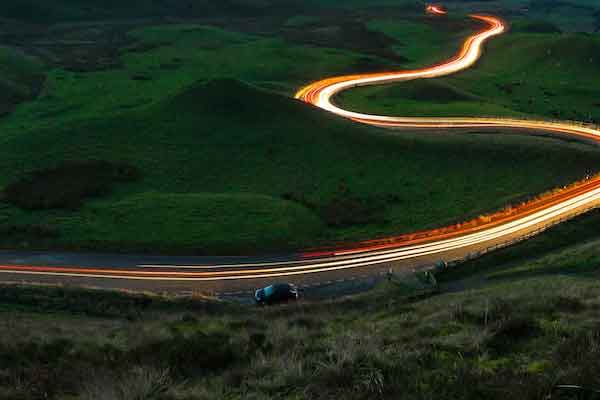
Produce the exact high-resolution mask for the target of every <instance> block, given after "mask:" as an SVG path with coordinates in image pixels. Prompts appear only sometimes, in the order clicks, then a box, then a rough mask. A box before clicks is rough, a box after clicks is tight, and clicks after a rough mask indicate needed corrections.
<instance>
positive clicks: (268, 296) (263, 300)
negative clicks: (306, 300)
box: [254, 283, 298, 305]
mask: <svg viewBox="0 0 600 400" xmlns="http://www.w3.org/2000/svg"><path fill="white" fill-rule="evenodd" d="M254 300H255V301H256V304H259V305H264V304H267V305H269V304H276V303H287V302H288V301H290V300H293V301H295V300H298V288H297V287H296V285H294V284H291V283H275V284H273V285H269V286H267V287H265V288H262V289H258V290H257V291H256V292H254Z"/></svg>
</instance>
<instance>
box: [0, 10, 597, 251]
mask: <svg viewBox="0 0 600 400" xmlns="http://www.w3.org/2000/svg"><path fill="white" fill-rule="evenodd" d="M387 14H389V12H387ZM343 15H344V17H343V18H345V19H344V21H346V22H344V23H340V22H336V21H332V20H331V17H327V16H323V15H317V16H313V17H312V18H308V19H307V17H306V16H305V17H304V18H300V19H296V20H292V22H293V23H291V27H289V25H290V23H289V20H290V18H289V17H285V18H281V23H282V24H283V27H282V28H277V29H283V31H282V32H284V34H283V37H285V38H286V39H285V40H284V39H282V38H281V36H279V37H274V36H273V34H272V33H271V34H265V33H264V32H263V33H261V34H258V33H250V32H248V31H250V30H252V29H249V28H248V29H245V31H244V30H243V29H242V30H237V31H236V30H234V29H223V28H217V27H214V26H207V25H200V24H198V23H184V24H168V25H164V24H163V25H155V24H147V25H144V26H142V27H137V28H134V29H131V30H128V31H126V34H125V36H123V37H122V36H119V40H118V43H123V45H122V47H120V48H119V49H118V52H117V57H116V58H113V59H112V61H111V62H110V63H107V62H106V61H102V60H101V61H99V62H100V63H101V64H102V65H112V64H114V65H116V67H108V68H107V67H103V68H101V69H100V70H95V69H94V68H93V65H89V66H87V67H86V69H85V71H86V72H82V71H80V70H78V69H73V68H72V67H71V66H72V65H73V63H72V62H71V63H67V64H65V65H62V64H61V63H60V62H58V64H57V63H52V62H50V61H48V64H47V65H46V66H45V67H43V66H39V64H35V68H38V69H34V67H33V66H32V67H28V69H23V68H21V70H24V71H27V70H32V71H38V70H39V69H41V71H42V72H43V73H44V74H45V75H46V81H45V84H44V88H43V91H42V93H41V95H40V96H39V97H38V98H37V99H36V100H34V101H28V102H26V103H25V104H22V105H20V106H19V107H18V108H17V109H16V110H15V111H14V112H12V113H11V114H10V115H8V116H5V117H4V118H2V119H1V120H0V129H1V130H2V136H1V137H0V149H2V152H3V154H4V157H3V159H2V160H0V185H2V186H4V187H7V185H9V184H10V183H12V182H19V181H23V180H24V181H27V179H29V178H27V176H28V174H29V173H31V172H32V171H42V175H43V171H45V170H47V169H48V168H53V167H55V166H59V167H60V166H61V165H62V163H63V162H64V161H72V162H86V161H88V160H92V161H93V160H99V161H106V162H110V163H113V164H123V165H127V166H130V167H132V168H134V169H136V170H137V171H139V175H140V176H139V179H137V180H135V181H131V182H121V181H118V182H115V183H114V184H112V183H110V184H107V185H106V186H105V187H103V188H102V190H96V189H94V190H92V192H90V189H86V188H81V189H76V186H77V185H82V184H83V183H84V181H85V179H84V180H83V181H82V180H81V179H80V178H81V177H76V178H75V177H74V178H73V180H72V181H70V180H69V179H71V178H68V177H64V176H63V177H55V178H53V179H55V181H56V182H59V183H57V184H54V183H52V184H46V185H45V186H44V185H42V186H44V187H48V188H52V190H53V191H56V190H58V191H60V192H64V193H65V194H64V195H62V196H58V197H59V198H61V200H60V201H59V202H55V204H76V205H77V206H75V207H73V206H70V207H67V208H64V207H62V208H58V207H57V208H54V209H48V208H47V207H45V209H43V210H37V211H32V210H31V209H19V208H18V207H16V206H15V205H14V204H16V203H12V205H11V204H10V203H4V204H3V207H2V208H1V209H0V231H2V232H4V233H5V235H3V238H2V239H1V240H0V245H2V246H6V247H11V248H15V247H17V248H23V249H31V248H66V249H75V250H111V251H150V250H152V251H160V252H185V253H197V254H239V253H261V252H273V251H275V252H279V251H285V250H294V249H298V248H304V247H310V246H317V245H323V244H328V243H336V242H341V241H354V240H360V239H366V238H373V237H377V236H382V235H389V234H397V233H401V232H406V231H411V230H415V229H422V228H428V227H435V226H440V225H443V224H446V223H450V222H454V221H457V220H461V219H465V218H468V217H472V216H476V215H478V214H480V213H483V212H487V211H491V210H494V209H497V208H500V207H502V206H504V205H506V204H508V203H510V202H515V201H519V200H521V199H523V198H526V197H528V196H530V195H533V194H537V193H540V192H542V191H545V190H548V189H551V188H553V187H555V186H559V185H563V184H566V183H568V182H570V181H572V180H575V179H577V178H580V177H582V176H584V175H586V174H588V173H590V172H593V171H596V170H597V167H596V166H597V165H598V158H599V157H600V154H599V153H598V152H597V151H596V150H595V149H594V148H592V147H590V146H583V145H576V144H572V143H564V142H559V141H555V140H549V139H541V138H525V137H518V136H505V135H440V136H435V135H422V136H417V135H412V134H403V135H390V134H388V133H386V132H381V131H378V130H375V129H369V128H365V127H360V126H357V125H354V124H351V123H348V122H345V121H340V120H338V119H337V118H335V117H332V116H329V115H326V114H324V113H322V112H320V111H318V110H313V109H311V108H310V107H308V106H305V105H302V104H298V103H296V102H294V101H292V100H290V99H289V96H291V95H292V94H293V93H294V91H295V90H296V89H297V88H298V87H300V86H302V85H303V84H305V83H307V82H310V81H312V80H314V79H317V78H320V77H324V76H331V75H337V74H343V73H350V72H356V71H361V70H363V68H376V69H377V68H389V67H391V66H392V65H394V64H395V63H396V62H398V61H397V60H400V59H403V60H404V65H405V66H407V67H409V66H415V65H423V64H426V63H428V62H435V61H439V60H440V57H445V56H447V55H449V54H451V53H453V52H454V51H455V50H456V49H457V48H458V44H459V42H460V40H461V39H462V38H463V37H464V35H465V34H467V33H468V32H469V31H470V30H472V29H473V25H472V24H471V23H470V22H468V21H467V20H463V19H461V18H458V17H457V18H452V19H448V20H444V22H436V21H434V20H431V19H429V18H422V17H418V16H416V14H415V12H414V11H410V13H409V14H408V15H407V16H405V17H404V18H405V20H404V22H403V23H394V20H391V19H390V17H387V18H386V17H381V16H379V14H376V13H375V14H373V13H372V12H371V13H369V12H367V11H361V12H360V13H359V17H358V20H352V19H348V18H349V17H347V16H346V14H343ZM361 24H363V25H361ZM270 26H271V25H270ZM272 29H275V28H272ZM254 30H257V29H254ZM52 32H54V33H53V35H55V36H56V40H57V41H59V42H61V41H64V40H66V39H65V38H69V40H73V38H74V37H76V33H72V32H71V31H69V30H67V31H66V32H67V33H60V32H62V31H60V30H58V28H57V30H55V31H52ZM57 32H58V33H57ZM76 32H77V31H76ZM84 32H87V30H85V31H84ZM303 32H304V33H303ZM361 32H362V33H361ZM365 32H367V33H366V34H367V35H370V36H369V37H372V38H373V39H374V40H375V39H376V40H377V43H379V44H378V46H380V47H377V48H376V51H374V52H371V53H370V54H368V55H365V54H364V53H362V52H361V51H362V49H363V47H362V46H363V44H361V42H360V41H358V42H354V41H352V40H350V39H352V38H355V37H358V36H360V35H362V34H364V33H365ZM86 35H89V34H88V33H86ZM315 35H316V36H315ZM381 35H384V36H381ZM523 35H525V34H523ZM523 37H525V38H535V40H537V42H534V44H536V45H537V46H534V47H535V48H540V49H544V48H545V46H546V44H547V41H548V40H549V39H548V38H549V37H550V38H554V36H549V35H526V36H523ZM557 37H559V38H562V36H557ZM52 38H54V36H51V38H50V39H47V40H53V39H52ZM317 38H318V40H317ZM324 38H325V39H326V40H323V39H324ZM386 38H387V39H386ZM520 38H521V37H520V36H518V37H517V38H514V37H509V38H507V40H508V41H509V42H508V43H505V42H501V43H500V44H499V45H498V48H492V49H490V51H489V54H487V56H489V57H493V59H494V60H501V59H503V57H504V56H503V55H502V53H503V52H504V51H505V50H506V51H507V47H508V44H515V45H518V46H517V47H516V49H514V50H512V51H513V54H514V57H521V55H522V53H523V52H525V51H527V52H530V47H531V46H533V45H531V44H530V42H531V41H529V40H527V41H524V42H523V43H522V41H520V40H517V39H520ZM59 39H60V40H59ZM330 40H331V43H343V42H347V41H349V40H350V41H351V42H352V43H354V45H353V46H354V47H351V48H343V49H334V48H328V47H324V43H327V42H329V41H330ZM511 40H512V41H511ZM589 40H590V44H589V46H591V47H589V46H588V47H585V48H582V49H580V50H581V51H580V52H577V51H576V50H572V51H573V54H574V55H577V54H580V53H584V52H585V51H587V50H589V49H593V46H594V45H595V44H594V43H595V42H593V40H595V39H591V38H590V39H589ZM61 43H62V42H61ZM365 45H366V44H365ZM528 45H529V46H530V47H527V46H528ZM556 46H562V47H565V46H566V45H564V44H560V43H557V44H556ZM89 51H90V50H86V53H84V54H86V55H89ZM540 51H541V50H540ZM556 51H557V52H559V51H561V48H558V47H557V48H556ZM69 52H70V53H69V54H71V53H73V54H77V53H76V52H74V51H73V50H69ZM43 54H45V53H43ZM101 54H104V53H101ZM542 55H543V53H541V55H540V58H543V57H542ZM387 56H389V57H392V58H394V59H395V60H396V61H393V60H391V59H388V58H386V57H387ZM13 57H15V56H13ZM70 57H71V58H72V56H70ZM57 58H58V59H59V60H62V59H63V58H61V57H57ZM44 59H48V57H47V56H44ZM92 59H95V58H94V57H92ZM19 60H21V61H19V62H20V63H26V62H27V63H28V64H27V65H34V64H32V61H27V60H29V58H24V57H21V58H19ZM75 60H76V61H77V59H75ZM542 61H543V62H548V63H549V62H551V61H544V60H542ZM579 61H580V60H579ZM111 63H112V64H111ZM13 64H14V62H13ZM580 64H581V63H576V62H575V61H573V62H572V64H569V65H571V67H570V68H571V69H570V71H571V72H572V73H576V74H577V76H578V77H579V78H581V77H582V76H584V77H585V76H591V75H592V73H593V68H591V67H590V68H587V67H585V66H583V65H580ZM6 65H8V66H10V65H11V63H6ZM77 65H79V64H77ZM490 65H491V66H487V64H482V65H481V66H480V67H478V68H477V69H476V70H475V71H473V72H468V73H465V74H461V75H460V76H458V77H456V78H451V79H448V80H443V81H426V82H414V83H409V84H407V85H404V86H398V87H395V86H392V87H389V88H383V89H377V90H380V91H378V92H374V94H373V96H375V97H374V98H369V99H366V100H364V101H363V97H361V96H362V92H360V91H355V92H351V93H349V96H357V97H356V98H357V99H358V100H359V101H361V102H362V103H361V104H360V107H361V109H363V107H364V109H365V110H369V108H370V107H372V104H376V105H378V104H380V101H379V99H380V98H381V101H382V102H385V103H383V104H387V102H388V101H389V102H390V104H391V106H390V107H392V108H394V107H396V104H395V102H394V100H395V99H397V98H398V97H399V96H401V97H403V98H404V99H405V100H404V101H403V102H402V104H403V106H402V107H404V109H405V111H407V112H408V110H409V109H410V112H408V113H414V114H419V115H420V114H423V113H424V109H426V110H427V112H430V111H431V110H440V112H442V111H441V110H443V111H444V112H446V113H452V114H453V113H454V112H455V111H456V112H458V111H462V112H464V113H472V114H480V113H484V114H502V113H504V114H513V113H515V112H516V111H515V109H516V107H517V105H515V104H513V102H517V101H518V99H521V98H523V96H521V95H519V96H517V94H514V96H513V97H511V96H510V95H509V94H506V93H504V92H505V91H506V90H508V89H505V88H500V89H499V88H497V87H496V86H494V82H501V79H500V77H501V76H510V77H511V78H510V79H512V80H514V79H515V78H514V76H515V74H526V73H528V72H529V70H528V69H527V68H532V67H531V66H530V64H527V63H525V62H524V61H523V63H522V64H519V65H517V66H512V65H506V66H505V67H506V68H507V69H508V68H513V69H512V70H509V72H508V73H506V75H501V74H502V72H501V71H496V70H494V71H492V72H489V71H488V69H490V68H492V67H493V66H494V63H493V62H492V63H491V64H490ZM561 71H562V70H561ZM559 72H560V71H557V72H556V74H555V77H557V78H560V79H566V78H568V77H569V76H570V75H567V74H562V75H559ZM509 73H510V75H508V74H509ZM3 74H4V75H5V76H7V77H11V76H14V73H13V75H10V74H9V73H7V72H3ZM467 74H475V75H476V76H475V77H473V78H470V77H468V76H467ZM477 74H478V75H477ZM490 74H493V75H498V78H497V80H494V81H493V82H490V83H485V85H486V86H484V83H482V82H484V79H483V77H485V76H489V75H490ZM11 80H12V81H18V79H15V78H11ZM512 80H510V82H512ZM241 81H243V82H247V83H248V84H246V83H241ZM472 82H474V83H472ZM551 83H552V82H547V83H544V84H547V85H550V84H551ZM539 84H540V85H541V84H542V83H539ZM490 87H491V88H492V90H493V93H495V94H498V96H500V94H502V96H503V97H498V99H495V100H494V101H491V100H485V99H486V97H485V96H488V95H487V92H485V90H487V89H489V88H490ZM532 87H533V89H531V90H532V91H533V90H534V89H535V90H542V89H538V88H537V87H535V86H533V84H532ZM561 87H562V86H561ZM265 90H267V91H265ZM369 90H371V89H369ZM514 90H515V91H516V90H523V88H519V89H514ZM527 90H529V88H528V89H527ZM543 90H549V89H547V88H546V86H544V89H543ZM553 90H556V91H557V94H556V95H555V96H554V97H553V101H554V100H556V101H557V102H556V107H557V108H559V109H560V110H565V111H566V110H569V109H571V106H572V105H573V104H575V103H574V102H575V101H578V102H579V103H577V104H582V103H583V101H584V100H583V99H587V98H589V97H590V92H589V90H591V89H589V90H585V87H583V86H582V88H581V91H574V92H572V93H571V94H569V95H568V96H567V94H565V95H564V98H563V97H561V96H563V94H562V92H558V89H553ZM532 93H533V92H532ZM281 95H283V96H281ZM532 95H533V94H532ZM369 96H371V95H369ZM487 98H488V99H489V97H487ZM432 100H436V101H438V102H439V103H434V102H433V101H432ZM561 102H562V103H561ZM562 105H564V107H562ZM567 105H568V106H569V107H567ZM394 111H395V109H394ZM398 111H400V110H398ZM521 111H523V112H526V113H528V114H529V113H531V111H530V110H528V109H526V108H525V107H524V108H523V109H522V110H521ZM523 170H527V171H528V174H526V175H525V174H522V173H521V171H523ZM55 181H52V182H55ZM52 185H55V187H52ZM61 187H62V188H64V189H61ZM67 187H69V189H68V190H67ZM96 192H98V193H96ZM90 193H91V194H90ZM65 196H67V197H68V196H74V197H77V198H73V199H71V200H69V199H66V200H65ZM47 197H48V196H47ZM50 197H51V196H50ZM55 197H57V196H55ZM48 198H49V197H48ZM8 199H9V198H8V197H7V200H8ZM53 201H54V200H52V201H50V203H52V202H53ZM124 226H127V229H124V228H123V227H124ZM141 232H144V234H143V235H141V234H140V233H141ZM148 232H150V234H148Z"/></svg>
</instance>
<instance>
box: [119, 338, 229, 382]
mask: <svg viewBox="0 0 600 400" xmlns="http://www.w3.org/2000/svg"><path fill="white" fill-rule="evenodd" d="M239 353H240V350H239V349H238V348H235V346H234V345H233V344H232V343H231V339H230V337H229V336H226V335H221V334H211V335H208V334H204V333H197V334H195V335H193V336H190V337H182V336H179V335H177V336H173V337H171V338H169V339H165V340H161V341H157V342H153V343H148V344H146V345H142V346H140V347H138V348H136V349H134V350H132V352H131V353H130V358H131V361H133V363H134V364H145V363H149V364H155V365H157V366H163V367H164V366H165V365H166V366H168V367H169V368H170V370H171V371H173V372H174V373H175V374H177V375H179V376H181V377H192V376H195V375H197V374H198V373H201V372H217V371H221V370H223V369H225V368H227V367H229V366H231V365H232V364H233V363H234V361H235V360H236V354H239Z"/></svg>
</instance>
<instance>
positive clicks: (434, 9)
mask: <svg viewBox="0 0 600 400" xmlns="http://www.w3.org/2000/svg"><path fill="white" fill-rule="evenodd" d="M426 11H427V12H428V13H429V14H435V15H446V14H448V13H447V12H446V11H445V10H444V9H443V8H442V7H440V6H436V5H433V4H430V5H428V6H427V8H426Z"/></svg>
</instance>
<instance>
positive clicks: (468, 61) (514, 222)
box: [0, 6, 600, 282]
mask: <svg viewBox="0 0 600 400" xmlns="http://www.w3.org/2000/svg"><path fill="white" fill-rule="evenodd" d="M427 11H428V12H430V13H432V14H436V15H443V14H445V13H446V12H445V11H444V10H443V9H441V8H440V7H435V6H430V7H428V10H427ZM471 17H472V18H474V19H476V20H479V21H481V22H482V23H484V24H485V29H483V30H481V31H480V32H477V33H476V34H474V35H472V36H470V37H469V38H468V39H467V40H466V41H465V42H464V44H463V46H462V48H461V50H460V52H459V53H458V54H457V55H456V56H455V57H454V58H452V59H451V60H449V61H447V62H445V63H443V64H440V65H436V66H433V67H429V68H424V69H418V70H411V71H400V72H389V73H374V74H358V75H348V76H340V77H334V78H328V79H324V80H321V81H318V82H315V83H312V84H310V85H308V86H306V87H305V88H303V89H301V90H300V91H299V92H298V93H297V94H296V98H297V99H299V100H301V101H304V102H307V103H310V104H312V105H314V106H317V107H320V108H322V109H324V110H327V111H329V112H332V113H335V114H337V115H340V116H342V117H345V118H349V119H352V120H354V121H356V122H360V123H364V124H369V125H374V126H378V127H384V128H390V129H407V128H408V129H419V128H423V129H436V130H438V129H444V130H445V129H465V128H469V129H470V128H477V129H483V128H490V129H511V130H514V129H516V130H519V131H525V132H546V133H552V134H559V135H569V136H572V137H576V138H579V139H582V140H587V141H590V140H591V141H595V142H598V141H600V131H599V130H598V129H596V128H594V127H592V126H586V125H583V124H581V125H578V124H575V123H566V122H549V121H531V120H519V119H501V118H477V117H472V118H435V117H420V118H412V117H410V118H409V117H391V116H379V115H370V114H362V113H357V112H352V111H348V110H344V109H342V108H340V107H339V106H337V105H336V104H334V102H333V98H334V96H336V95H337V94H339V93H340V92H342V91H345V90H348V89H351V88H354V87H358V86H366V85H381V84H387V83H393V82H401V81H407V80H413V79H422V78H435V77H441V76H445V75H449V74H452V73H456V72H458V71H461V70H464V69H466V68H469V67H470V66H472V65H473V64H474V63H476V62H477V60H478V59H479V58H480V57H481V53H482V48H483V45H484V43H485V42H486V41H487V40H489V39H490V38H492V37H494V36H497V35H500V34H502V33H503V32H505V30H506V25H505V23H504V22H503V21H502V20H501V19H499V18H496V17H493V16H485V15H472V16H471ZM597 205H600V177H594V178H589V179H586V180H583V181H581V182H576V183H574V184H573V185H571V186H569V187H565V188H562V189H561V190H556V191H553V192H551V193H548V194H544V195H542V196H539V197H538V198H536V199H534V200H532V201H529V202H527V203H523V204H521V205H519V206H516V207H511V208H507V209H505V210H502V211H499V212H497V213H494V214H490V215H487V216H484V217H480V218H478V219H475V220H473V221H468V222H465V223H462V224H456V225H452V226H449V227H445V228H440V229H434V230H429V231H423V232H416V233H412V234H407V235H401V236H397V237H392V238H385V239H378V240H373V241H366V242H362V243H359V244H356V245H353V246H345V247H340V248H333V249H327V250H323V251H315V252H306V253H304V254H302V255H301V256H300V257H298V256H294V257H290V258H289V260H286V261H276V262H260V261H259V262H252V263H250V262H248V263H232V264H219V263H210V264H204V265H166V264H159V265H153V264H144V263H143V262H142V263H140V264H139V265H136V266H134V267H128V268H118V267H107V268H105V267H97V268H90V267H78V266H72V267H67V266H52V267H48V266H31V265H3V266H2V265H0V272H5V273H8V274H20V275H53V276H57V277H75V276H76V277H85V278H111V279H130V280H149V281H157V280H160V281H205V282H214V281H224V282H226V281H231V280H248V279H258V278H265V279H270V278H276V277H282V276H297V275H306V274H315V273H322V272H331V271H340V270H346V269H354V268H359V267H368V266H373V265H382V264H386V265H387V264H390V263H394V262H400V261H403V260H404V261H406V260H412V259H419V258H423V257H439V258H443V257H445V256H447V255H448V254H452V255H453V256H454V257H456V256H457V254H458V255H459V256H460V254H463V255H464V254H469V253H470V252H472V251H473V249H479V248H485V246H486V245H488V244H498V243H502V242H507V241H511V240H515V239H518V238H520V237H524V236H527V235H530V234H531V233H532V232H535V231H536V230H538V229H539V228H540V227H544V226H547V225H551V224H553V223H556V222H557V221H560V220H562V219H564V218H566V217H570V216H573V215H576V214H579V213H581V212H582V211H586V210H588V209H590V208H593V207H595V206H597Z"/></svg>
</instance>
